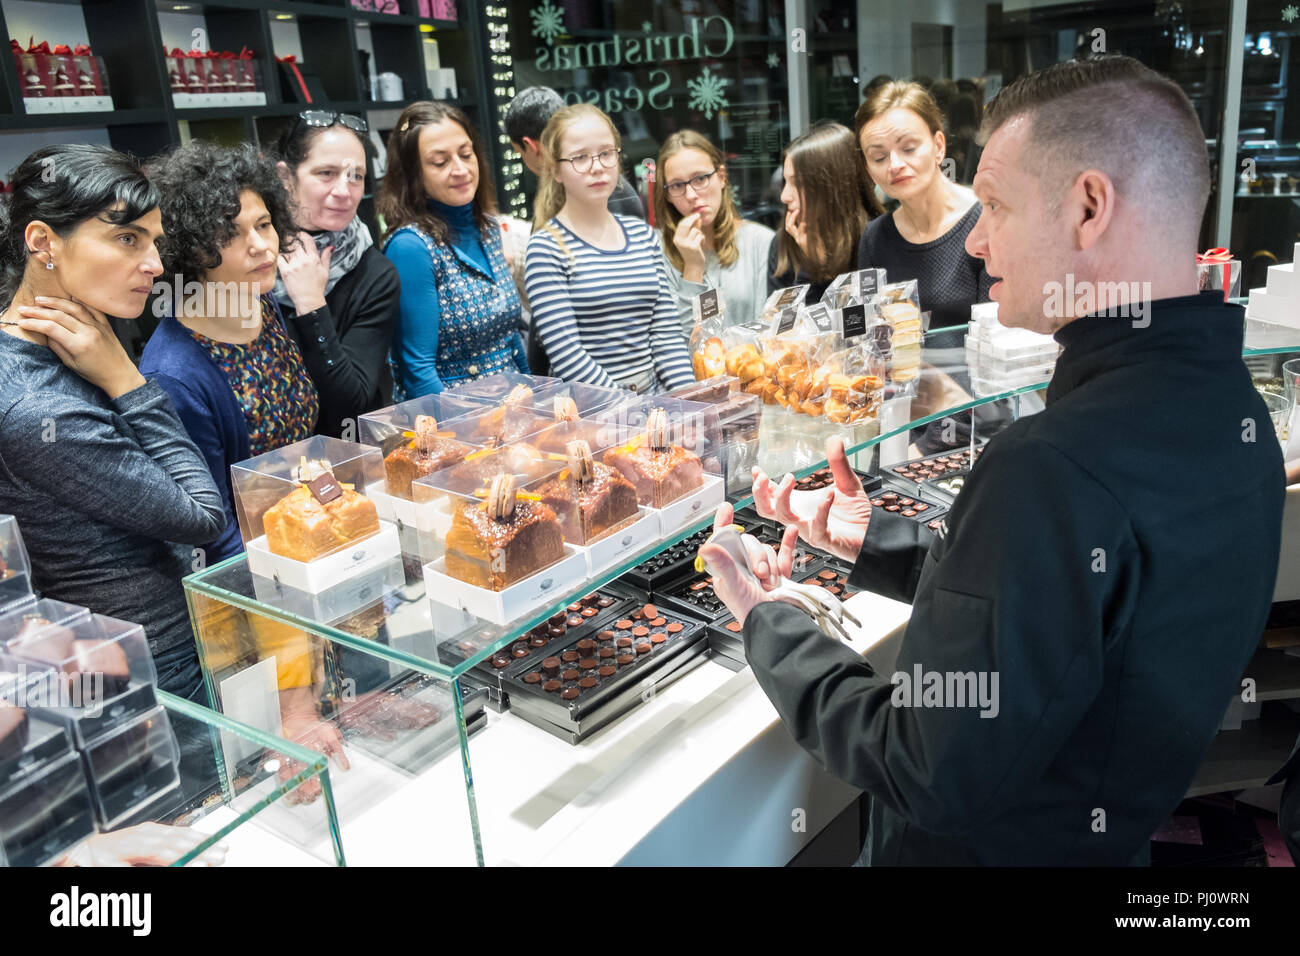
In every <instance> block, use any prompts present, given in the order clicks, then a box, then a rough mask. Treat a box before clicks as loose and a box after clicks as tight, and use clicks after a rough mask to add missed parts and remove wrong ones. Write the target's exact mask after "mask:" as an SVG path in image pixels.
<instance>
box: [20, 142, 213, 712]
mask: <svg viewBox="0 0 1300 956" xmlns="http://www.w3.org/2000/svg"><path fill="white" fill-rule="evenodd" d="M12 186H13V192H12V193H11V194H10V195H9V196H8V202H7V203H5V204H3V206H6V207H7V208H6V210H5V213H6V214H5V215H3V216H0V270H2V271H0V306H3V309H2V310H0V512H4V513H8V514H12V515H14V516H15V517H16V518H17V519H18V524H19V527H20V528H21V529H22V533H23V538H24V540H25V542H26V544H27V549H28V552H29V555H30V557H31V560H32V571H33V581H32V583H33V585H34V586H35V587H36V588H37V589H38V590H39V591H40V592H41V593H42V594H43V595H44V596H46V597H49V598H55V599H57V600H61V601H67V602H70V603H74V604H80V605H83V606H85V607H89V608H90V609H91V610H92V611H95V612H97V613H100V614H106V615H109V616H111V617H117V618H122V619H125V620H128V621H134V622H136V623H138V624H141V625H143V626H144V629H145V633H146V634H147V635H148V638H149V646H150V649H151V650H152V652H153V654H154V661H155V664H156V665H157V670H158V683H159V686H161V687H163V688H164V689H165V690H169V691H171V692H172V693H175V694H178V695H181V696H184V697H188V698H190V699H194V700H201V701H202V702H205V703H206V695H205V694H204V692H203V684H202V680H201V676H200V673H199V661H198V655H197V654H196V652H195V648H194V638H193V634H192V632H191V630H190V622H189V613H188V611H187V609H186V605H185V595H184V592H183V590H182V588H181V578H182V577H184V576H185V575H187V574H189V573H191V572H192V571H193V570H194V569H195V568H194V564H193V559H192V558H191V556H190V554H189V553H188V551H186V552H181V551H179V550H178V549H176V548H174V547H172V546H171V545H170V544H169V543H168V542H178V543H180V544H184V545H198V544H202V543H203V542H206V541H209V540H211V539H212V538H213V537H215V536H216V535H217V534H218V533H220V531H221V529H222V527H223V525H224V523H225V513H224V511H223V509H222V506H221V495H220V494H219V493H218V491H217V489H216V488H215V487H214V486H213V482H212V478H211V476H210V475H209V472H208V468H207V465H206V464H205V462H204V460H203V457H202V456H201V455H200V454H199V452H198V449H196V448H195V446H194V443H193V442H192V441H191V440H190V439H189V437H188V436H187V435H186V433H185V429H184V428H183V427H182V426H181V422H180V421H179V420H178V418H177V416H176V412H175V411H174V410H173V408H172V404H171V402H170V401H169V400H168V398H167V395H166V393H165V392H164V391H163V390H162V389H161V388H160V387H159V386H158V385H157V384H155V383H154V382H147V381H146V380H145V378H144V377H143V376H142V375H141V374H140V373H139V372H138V371H137V370H136V369H135V367H134V366H133V365H132V364H131V360H130V358H129V357H128V356H127V354H126V352H125V351H124V350H123V349H122V346H121V344H120V343H119V342H118V339H117V336H116V335H115V334H114V332H113V329H112V327H111V325H110V324H109V316H117V317H120V318H135V317H136V316H138V315H139V314H140V312H141V311H143V309H144V307H145V303H146V301H147V300H148V297H149V293H150V291H151V288H152V286H153V282H154V279H155V278H156V277H157V276H159V275H161V274H162V271H163V267H162V263H161V261H160V260H159V256H158V250H157V249H156V248H155V243H157V242H158V241H159V240H160V239H161V237H162V220H161V216H160V214H159V211H158V199H159V196H158V190H157V188H156V187H155V186H154V185H153V184H152V183H150V182H149V180H148V178H146V176H145V175H144V173H143V171H142V170H141V169H140V167H139V165H138V164H137V163H136V161H135V160H133V159H131V158H130V157H127V156H124V155H122V154H121V153H117V152H114V151H113V150H110V149H108V148H106V147H102V146H81V145H78V146H72V145H68V146H46V147H43V148H42V149H39V150H37V151H36V152H35V153H33V154H32V155H31V156H29V157H27V159H25V160H24V161H23V162H22V163H21V164H20V165H19V166H18V168H17V169H16V170H15V171H14V173H13V176H12Z"/></svg>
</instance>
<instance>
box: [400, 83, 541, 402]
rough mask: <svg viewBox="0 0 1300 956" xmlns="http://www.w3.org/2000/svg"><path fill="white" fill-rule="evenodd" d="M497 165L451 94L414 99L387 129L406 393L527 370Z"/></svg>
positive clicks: (437, 389)
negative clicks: (499, 218) (499, 207)
mask: <svg viewBox="0 0 1300 956" xmlns="http://www.w3.org/2000/svg"><path fill="white" fill-rule="evenodd" d="M490 168H491V166H490V164H489V162H488V157H487V152H486V151H485V150H484V148H483V142H482V140H481V139H480V138H479V134H478V131H477V130H475V129H474V127H473V125H472V124H471V123H470V121H469V117H467V116H466V115H465V114H464V113H463V112H462V111H461V110H458V109H457V108H456V107H454V106H448V105H447V104H445V103H431V102H422V103H412V104H411V105H410V106H408V107H407V108H406V109H405V110H403V111H402V115H401V116H400V117H398V120H397V126H396V128H394V130H393V132H392V134H391V135H390V136H389V137H388V172H387V173H386V174H385V176H384V181H383V183H382V184H381V185H380V187H379V198H378V200H377V201H376V204H375V206H376V210H377V211H378V213H379V215H380V216H382V217H383V219H384V222H385V224H386V228H387V232H386V233H385V236H386V245H385V248H384V254H385V255H387V256H388V258H389V259H391V260H392V262H393V265H395V266H396V267H397V274H398V275H399V276H400V277H401V280H402V293H401V315H400V318H399V320H398V324H397V330H396V332H395V333H394V335H393V349H392V354H393V366H394V378H395V393H396V394H397V395H399V396H401V397H404V398H415V397H417V396H420V395H428V394H431V393H435V392H441V391H442V390H443V389H445V388H450V387H452V386H454V385H457V384H459V383H461V382H467V381H470V380H472V379H476V378H482V377H484V376H487V375H493V374H495V373H497V372H502V371H507V370H512V371H513V370H518V371H521V372H527V371H528V358H527V356H526V354H525V352H524V341H523V337H522V336H521V335H520V334H519V331H518V325H519V315H520V301H519V290H518V289H517V288H516V287H515V283H514V279H513V278H512V277H511V274H510V267H509V266H508V265H507V264H506V259H505V255H504V253H503V252H502V248H501V230H500V229H499V228H498V226H497V223H496V220H495V218H494V215H495V213H496V192H495V190H493V188H492V180H491V179H490V178H489V175H488V172H489V169H490Z"/></svg>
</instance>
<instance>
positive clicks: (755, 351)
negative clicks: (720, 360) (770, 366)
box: [722, 325, 764, 395]
mask: <svg viewBox="0 0 1300 956" xmlns="http://www.w3.org/2000/svg"><path fill="white" fill-rule="evenodd" d="M760 338H761V336H760V330H759V329H758V328H757V327H756V326H752V325H733V326H731V327H730V328H727V329H724V330H723V332H722V344H723V347H724V348H725V350H726V352H725V356H726V358H725V366H726V367H725V368H724V372H725V373H726V374H727V375H734V376H735V377H736V378H738V379H739V380H740V387H741V389H743V390H744V391H746V392H749V393H751V394H753V395H762V394H763V392H762V389H761V384H760V386H758V387H753V386H754V383H755V382H760V383H761V380H762V379H763V372H764V367H763V353H762V349H761V347H760V345H759V341H760Z"/></svg>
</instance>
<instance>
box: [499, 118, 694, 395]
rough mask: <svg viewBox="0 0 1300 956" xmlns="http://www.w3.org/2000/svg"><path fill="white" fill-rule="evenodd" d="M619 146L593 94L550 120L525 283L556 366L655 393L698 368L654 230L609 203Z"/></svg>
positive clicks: (577, 376) (560, 372)
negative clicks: (592, 99)
mask: <svg viewBox="0 0 1300 956" xmlns="http://www.w3.org/2000/svg"><path fill="white" fill-rule="evenodd" d="M620 145H621V141H620V138H619V135H618V130H617V129H615V128H614V124H613V123H612V122H611V121H610V118H609V117H608V116H606V115H605V114H604V113H602V112H601V111H600V110H598V109H597V108H596V107H594V106H590V105H588V104H585V103H582V104H577V105H575V106H566V107H565V108H564V109H562V110H559V111H558V112H557V113H556V114H555V115H554V116H552V117H551V119H550V121H549V122H548V123H547V124H546V129H545V130H544V131H543V133H542V149H541V151H542V156H543V161H544V163H545V166H544V168H543V173H542V177H541V188H540V191H539V193H538V196H537V204H536V216H535V219H534V222H533V235H532V238H531V239H529V240H528V252H527V255H526V256H525V265H524V275H525V285H526V288H527V291H528V302H529V305H530V306H531V307H532V311H533V329H534V330H535V333H536V334H537V335H539V336H540V337H541V342H542V346H543V347H544V348H545V350H546V354H547V357H548V358H549V359H550V362H551V373H552V374H553V375H557V376H559V377H560V378H563V379H565V380H567V381H571V382H586V383H588V384H590V385H603V386H606V387H610V386H618V387H623V388H630V389H632V390H633V391H635V392H637V393H639V394H646V393H653V392H657V391H666V390H668V389H673V388H677V387H679V386H681V385H685V384H688V383H690V382H692V381H694V380H695V375H694V373H693V372H692V370H691V357H690V353H689V352H688V350H687V347H686V337H685V335H683V333H682V327H681V322H680V320H679V319H678V316H677V307H676V304H675V303H674V301H673V296H672V292H671V291H670V290H669V287H668V276H667V270H666V269H665V267H664V259H663V253H662V251H661V248H660V245H659V240H658V237H657V236H656V235H655V232H654V229H653V228H652V227H650V226H648V225H647V224H646V223H644V222H642V221H640V220H639V219H632V218H630V217H628V216H619V215H615V214H614V213H611V212H610V211H609V208H608V205H607V200H608V198H609V194H610V193H611V192H612V191H613V189H614V187H615V185H617V183H618V164H619V153H620V152H621V150H620Z"/></svg>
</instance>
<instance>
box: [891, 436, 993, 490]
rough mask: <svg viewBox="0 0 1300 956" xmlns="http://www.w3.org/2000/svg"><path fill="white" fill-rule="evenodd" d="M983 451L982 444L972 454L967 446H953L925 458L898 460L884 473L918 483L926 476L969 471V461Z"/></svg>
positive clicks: (975, 458) (940, 475) (933, 476)
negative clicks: (950, 448) (949, 449)
mask: <svg viewBox="0 0 1300 956" xmlns="http://www.w3.org/2000/svg"><path fill="white" fill-rule="evenodd" d="M983 451H984V446H983V445H976V446H975V452H974V455H973V456H972V454H971V450H970V449H969V448H961V449H957V448H954V449H952V450H951V451H942V452H939V453H938V454H935V455H927V456H926V457H925V458H915V459H913V460H911V461H901V462H898V463H897V464H895V465H890V466H889V467H888V468H885V469H884V473H885V475H886V476H887V477H889V478H892V479H894V480H896V481H908V482H911V483H913V484H919V483H921V482H922V481H924V480H925V479H927V478H938V477H942V476H945V475H950V474H957V473H964V472H967V471H969V470H970V467H971V463H972V462H973V461H976V460H978V459H979V456H980V455H981V454H982V453H983Z"/></svg>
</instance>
